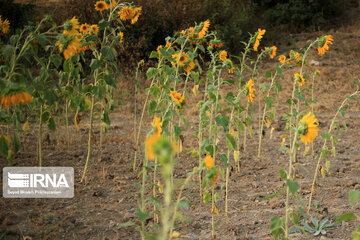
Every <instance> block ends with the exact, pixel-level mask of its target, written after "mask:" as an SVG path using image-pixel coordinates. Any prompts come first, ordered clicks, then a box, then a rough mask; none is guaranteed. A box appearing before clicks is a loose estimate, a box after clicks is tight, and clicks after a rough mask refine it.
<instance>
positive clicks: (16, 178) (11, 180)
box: [8, 172, 69, 188]
mask: <svg viewBox="0 0 360 240" xmlns="http://www.w3.org/2000/svg"><path fill="white" fill-rule="evenodd" d="M8 185H9V187H12V188H14V187H17V188H19V187H26V188H36V187H46V188H47V187H54V188H60V187H69V184H68V181H67V180H66V177H65V174H58V175H57V174H55V173H54V174H42V173H35V174H17V173H10V172H8Z"/></svg>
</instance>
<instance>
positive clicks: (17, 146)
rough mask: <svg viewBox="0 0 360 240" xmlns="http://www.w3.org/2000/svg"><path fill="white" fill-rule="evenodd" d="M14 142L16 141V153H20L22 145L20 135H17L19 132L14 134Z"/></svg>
mask: <svg viewBox="0 0 360 240" xmlns="http://www.w3.org/2000/svg"><path fill="white" fill-rule="evenodd" d="M13 141H14V152H15V153H18V152H19V150H20V145H21V143H20V136H19V133H17V132H16V133H14V135H13Z"/></svg>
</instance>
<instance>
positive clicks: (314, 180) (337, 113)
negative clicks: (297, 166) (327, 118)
mask: <svg viewBox="0 0 360 240" xmlns="http://www.w3.org/2000/svg"><path fill="white" fill-rule="evenodd" d="M358 94H360V92H359V91H358V90H356V91H355V92H354V93H353V94H351V95H350V96H348V97H346V98H345V99H344V101H343V102H342V103H341V105H340V107H339V108H338V110H337V111H336V113H335V116H334V117H333V119H332V120H331V124H330V127H329V131H328V133H329V134H330V133H331V131H332V130H333V126H334V124H335V120H336V118H337V116H338V115H339V113H340V110H341V109H342V108H343V107H344V105H345V103H346V102H347V101H348V100H349V99H351V97H353V96H355V95H358ZM327 140H328V138H325V139H324V144H323V146H322V148H321V153H320V155H319V157H318V161H317V164H316V169H315V173H314V178H313V182H312V185H311V191H310V197H309V203H308V209H307V212H308V213H310V210H311V201H312V196H313V194H314V191H315V183H316V179H317V174H318V171H319V167H320V163H321V160H322V159H323V158H324V157H323V155H322V152H323V149H325V147H326V144H327Z"/></svg>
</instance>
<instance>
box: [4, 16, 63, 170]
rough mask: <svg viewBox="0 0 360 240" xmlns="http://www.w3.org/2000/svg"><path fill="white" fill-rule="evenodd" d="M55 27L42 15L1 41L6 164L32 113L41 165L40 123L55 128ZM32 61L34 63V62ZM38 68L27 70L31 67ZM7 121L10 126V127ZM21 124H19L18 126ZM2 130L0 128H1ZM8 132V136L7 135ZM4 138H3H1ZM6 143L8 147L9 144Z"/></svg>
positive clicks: (16, 150)
mask: <svg viewBox="0 0 360 240" xmlns="http://www.w3.org/2000/svg"><path fill="white" fill-rule="evenodd" d="M57 30H58V27H57V26H56V24H55V23H54V22H53V21H52V19H51V17H50V16H46V17H45V18H43V19H42V20H41V21H40V22H39V23H38V24H37V25H35V26H27V27H26V28H25V29H22V30H19V31H17V32H16V33H15V34H14V35H12V36H11V37H10V38H8V42H6V43H3V45H2V47H1V50H2V51H1V55H2V57H4V61H3V62H2V64H1V65H0V74H1V75H2V76H4V78H2V79H1V80H0V85H1V91H0V95H1V121H4V122H5V123H6V124H7V133H6V134H4V133H1V136H5V137H1V140H0V145H1V147H0V148H1V154H2V155H7V158H8V162H9V165H11V164H12V159H13V157H14V154H15V153H16V152H18V151H19V149H20V145H21V143H20V133H21V132H25V131H28V130H29V124H30V123H29V121H28V119H30V118H31V117H32V116H31V115H32V113H36V116H35V117H37V118H38V119H39V128H38V160H39V165H40V166H41V165H42V154H41V150H42V149H41V143H42V138H41V137H42V124H43V123H45V122H46V123H47V126H48V127H49V129H50V130H55V128H56V124H55V117H54V115H53V109H54V106H55V102H56V101H57V96H56V88H57V87H58V85H57V84H56V80H55V79H54V78H53V76H54V75H56V67H54V65H56V64H55V63H54V62H58V61H57V60H56V58H55V57H53V58H51V56H53V53H54V49H55V48H54V46H53V44H52V42H53V39H54V38H56V35H57ZM34 63H35V64H34ZM34 67H35V68H37V69H39V71H35V72H33V71H30V70H29V69H31V68H34ZM10 124H13V128H12V129H10V127H9V126H10ZM21 125H22V126H21ZM1 131H2V130H1ZM10 135H12V137H10ZM5 140H6V141H5ZM10 143H11V145H12V147H11V146H10Z"/></svg>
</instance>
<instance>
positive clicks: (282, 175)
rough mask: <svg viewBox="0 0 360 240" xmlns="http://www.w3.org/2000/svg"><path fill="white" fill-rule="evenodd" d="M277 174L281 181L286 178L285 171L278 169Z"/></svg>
mask: <svg viewBox="0 0 360 240" xmlns="http://www.w3.org/2000/svg"><path fill="white" fill-rule="evenodd" d="M279 174H280V178H281V180H284V179H285V178H287V174H286V172H285V170H283V169H280V170H279Z"/></svg>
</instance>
